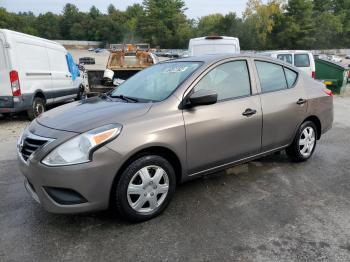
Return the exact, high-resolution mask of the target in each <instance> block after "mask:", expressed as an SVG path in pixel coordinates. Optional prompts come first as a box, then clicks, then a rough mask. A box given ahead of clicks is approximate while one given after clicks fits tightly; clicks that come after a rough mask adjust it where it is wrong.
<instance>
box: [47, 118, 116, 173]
mask: <svg viewBox="0 0 350 262" xmlns="http://www.w3.org/2000/svg"><path fill="white" fill-rule="evenodd" d="M121 130H122V125H120V124H110V125H106V126H102V127H99V128H96V129H93V130H91V131H88V132H86V133H83V134H81V135H79V136H76V137H74V138H72V139H70V140H68V141H67V142H65V143H63V144H62V145H60V146H58V147H57V148H55V149H54V150H53V151H52V152H51V153H50V154H48V155H47V156H46V157H45V158H44V159H43V161H42V163H43V164H45V165H47V166H65V165H75V164H82V163H86V162H89V161H90V160H91V156H92V153H93V151H94V150H96V149H98V148H99V147H101V146H103V145H104V144H106V143H108V142H110V141H111V140H113V139H114V138H116V137H117V136H118V135H119V134H120V132H121Z"/></svg>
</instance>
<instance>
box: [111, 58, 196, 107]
mask: <svg viewBox="0 0 350 262" xmlns="http://www.w3.org/2000/svg"><path fill="white" fill-rule="evenodd" d="M201 64H202V63H200V62H167V63H162V64H156V65H154V66H151V67H149V68H147V69H145V70H143V71H141V72H139V73H137V74H136V75H134V76H133V77H131V78H129V79H128V80H126V81H125V82H124V83H123V84H121V85H120V86H119V87H117V88H116V89H115V90H114V91H113V92H112V93H111V97H120V96H122V97H128V98H131V99H134V100H136V101H152V102H159V101H163V100H164V99H166V98H167V97H169V96H170V95H171V94H172V93H173V92H174V91H175V90H176V89H177V88H178V87H179V86H180V85H181V84H182V83H183V82H184V81H185V80H186V79H187V78H188V77H189V76H190V75H192V74H193V72H194V71H196V69H197V68H199V67H200V65H201Z"/></svg>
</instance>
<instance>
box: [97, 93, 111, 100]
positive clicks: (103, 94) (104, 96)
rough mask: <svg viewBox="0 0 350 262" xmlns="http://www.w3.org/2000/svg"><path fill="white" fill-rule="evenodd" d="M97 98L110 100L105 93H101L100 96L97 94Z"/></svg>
mask: <svg viewBox="0 0 350 262" xmlns="http://www.w3.org/2000/svg"><path fill="white" fill-rule="evenodd" d="M98 97H100V98H102V99H109V100H110V97H109V96H108V95H107V94H106V93H101V94H99V96H98Z"/></svg>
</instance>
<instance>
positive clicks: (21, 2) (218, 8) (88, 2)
mask: <svg viewBox="0 0 350 262" xmlns="http://www.w3.org/2000/svg"><path fill="white" fill-rule="evenodd" d="M67 2H69V3H72V4H75V5H76V6H77V7H78V8H79V10H81V11H88V10H89V9H90V7H91V6H92V5H95V6H96V7H97V8H98V9H100V11H102V12H106V9H107V6H108V5H109V4H110V3H112V4H114V5H115V6H116V7H117V8H118V9H121V10H125V8H126V7H127V6H128V5H131V4H133V3H141V2H142V0H117V1H112V0H70V1H65V0H0V6H1V7H5V8H6V9H7V10H8V11H11V12H20V11H22V12H24V11H32V12H33V13H35V14H40V13H45V12H48V11H51V12H54V13H59V12H61V11H62V8H63V6H64V5H65V3H67ZM185 2H186V6H187V8H188V10H187V12H186V13H187V15H188V16H189V17H190V18H197V17H201V16H204V15H208V14H212V13H222V14H227V13H228V12H231V11H233V12H236V13H237V14H238V15H239V16H241V13H242V12H243V11H244V9H245V5H246V2H247V1H246V0H217V1H215V0H185Z"/></svg>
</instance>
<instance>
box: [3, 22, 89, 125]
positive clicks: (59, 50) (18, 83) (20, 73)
mask: <svg viewBox="0 0 350 262" xmlns="http://www.w3.org/2000/svg"><path fill="white" fill-rule="evenodd" d="M67 55H68V53H67V50H66V49H65V48H64V47H63V46H62V45H60V44H58V43H56V42H53V41H49V40H46V39H43V38H39V37H35V36H31V35H27V34H22V33H18V32H15V31H10V30H6V29H0V113H2V114H4V113H15V112H21V111H27V112H28V116H29V117H30V118H31V119H33V118H35V117H37V116H38V115H40V114H41V113H43V112H44V111H45V108H46V105H48V104H51V103H56V102H61V101H65V100H69V99H73V98H77V96H79V94H81V88H82V84H81V79H80V77H77V76H76V75H75V74H73V75H72V72H70V71H71V69H70V67H69V64H68V59H67Z"/></svg>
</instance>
